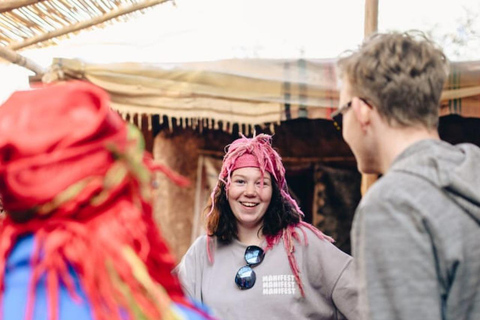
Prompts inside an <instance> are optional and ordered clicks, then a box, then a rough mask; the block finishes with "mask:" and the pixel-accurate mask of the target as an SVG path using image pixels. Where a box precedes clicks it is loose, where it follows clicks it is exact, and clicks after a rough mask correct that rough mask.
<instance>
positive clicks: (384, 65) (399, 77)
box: [337, 32, 448, 129]
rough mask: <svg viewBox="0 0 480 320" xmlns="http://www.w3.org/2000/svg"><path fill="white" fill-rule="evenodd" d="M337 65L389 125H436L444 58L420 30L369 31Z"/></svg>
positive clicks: (445, 65)
mask: <svg viewBox="0 0 480 320" xmlns="http://www.w3.org/2000/svg"><path fill="white" fill-rule="evenodd" d="M337 67H338V71H339V75H340V77H341V78H343V79H346V80H347V81H348V82H349V84H350V85H351V90H352V92H351V93H352V94H353V95H354V96H357V97H360V98H363V99H366V100H367V101H368V102H370V103H371V104H372V105H373V106H374V107H375V108H376V109H377V110H378V112H379V114H380V115H381V116H382V117H383V118H384V119H386V120H387V121H388V123H389V124H390V125H395V126H401V127H410V126H418V125H421V126H423V127H426V128H428V129H435V128H437V126H438V117H439V104H440V96H441V93H442V89H443V85H444V83H445V80H446V78H447V75H448V61H447V58H446V56H445V54H444V53H443V51H442V50H441V49H440V48H438V47H437V46H436V45H435V44H434V43H433V42H432V41H430V40H429V39H427V38H426V37H425V36H424V35H423V34H421V33H418V32H416V33H414V32H408V33H397V32H393V33H384V34H374V35H372V36H371V37H369V38H367V39H366V40H365V42H364V43H363V44H362V45H361V46H360V48H359V49H358V51H355V52H352V53H350V54H349V55H348V56H346V57H343V58H341V59H339V60H338V62H337Z"/></svg>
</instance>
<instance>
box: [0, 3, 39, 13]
mask: <svg viewBox="0 0 480 320" xmlns="http://www.w3.org/2000/svg"><path fill="white" fill-rule="evenodd" d="M41 1H44V0H3V1H1V2H0V13H2V12H6V11H11V10H13V9H18V8H21V7H25V6H28V5H31V4H35V3H38V2H41Z"/></svg>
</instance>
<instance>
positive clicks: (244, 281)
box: [235, 246, 265, 290]
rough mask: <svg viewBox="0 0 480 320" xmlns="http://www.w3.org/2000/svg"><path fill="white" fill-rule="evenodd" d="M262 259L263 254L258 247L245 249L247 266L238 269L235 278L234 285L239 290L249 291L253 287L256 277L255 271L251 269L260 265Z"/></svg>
mask: <svg viewBox="0 0 480 320" xmlns="http://www.w3.org/2000/svg"><path fill="white" fill-rule="evenodd" d="M263 257H265V252H264V251H263V249H262V248H260V247H258V246H248V247H247V249H246V250H245V256H244V258H245V261H246V262H247V265H246V266H243V267H241V268H240V269H238V271H237V274H236V276H235V283H236V284H237V286H238V287H239V288H240V289H242V290H244V289H250V288H252V287H253V286H254V285H255V280H256V279H257V276H256V275H255V271H253V269H252V267H255V266H258V265H259V264H260V263H262V261H263Z"/></svg>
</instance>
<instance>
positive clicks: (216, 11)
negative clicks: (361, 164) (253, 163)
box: [0, 0, 480, 258]
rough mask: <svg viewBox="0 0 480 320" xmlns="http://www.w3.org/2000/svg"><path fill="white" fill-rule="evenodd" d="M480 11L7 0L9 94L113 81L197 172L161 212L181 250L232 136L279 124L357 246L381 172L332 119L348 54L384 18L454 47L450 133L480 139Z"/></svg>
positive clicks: (166, 145)
mask: <svg viewBox="0 0 480 320" xmlns="http://www.w3.org/2000/svg"><path fill="white" fill-rule="evenodd" d="M479 18H480V2H478V1H476V0H458V1H455V2H452V1H449V2H438V1H433V0H424V1H414V0H404V1H401V2H400V1H394V0H365V1H358V0H337V1H329V2H326V1H318V0H261V1H259V0H242V1H239V0H177V1H175V2H173V1H168V0H155V1H153V0H97V1H93V0H5V1H2V2H0V57H1V58H3V60H4V61H2V63H0V101H3V100H5V99H6V98H7V97H8V96H9V95H10V94H11V92H12V91H14V90H17V89H26V88H29V87H31V86H36V85H41V84H42V83H44V82H53V81H64V80H70V79H83V80H86V81H90V82H93V83H95V84H97V85H98V86H100V87H103V88H105V89H106V90H107V91H108V92H109V93H110V94H111V97H112V102H113V104H112V107H113V108H114V109H115V110H117V111H118V112H119V113H120V114H121V115H122V116H123V117H124V119H126V120H127V121H131V122H132V123H134V124H135V125H137V126H139V127H140V128H141V129H142V132H143V134H144V137H145V139H146V145H147V148H148V149H149V150H150V151H152V153H153V154H154V157H155V158H156V159H157V160H158V161H161V162H163V163H166V164H167V165H169V166H170V167H172V168H174V169H175V170H177V171H178V172H180V173H182V174H184V175H186V176H187V177H189V178H190V180H191V181H192V186H191V187H190V188H187V189H180V188H177V187H176V186H173V185H171V184H170V182H168V181H167V180H164V179H163V178H161V177H158V185H159V188H158V194H157V201H156V217H157V220H158V222H159V225H160V227H161V228H162V229H163V232H164V233H165V234H166V238H167V239H169V240H170V244H171V246H172V248H173V250H174V252H175V253H176V254H177V256H178V257H179V258H180V257H181V256H182V255H183V254H184V252H185V250H186V249H187V248H188V247H189V245H190V243H191V241H192V240H193V239H194V238H195V237H196V236H198V235H199V234H200V233H201V232H202V221H201V212H202V209H203V208H204V206H205V203H206V199H207V196H208V194H209V192H210V190H211V187H212V180H213V181H216V178H217V175H218V169H219V165H220V159H221V157H222V155H223V149H224V147H225V145H227V144H228V143H230V142H232V141H233V140H234V139H235V138H236V137H237V136H238V134H239V133H243V134H246V135H252V134H253V133H254V132H257V133H260V132H266V133H271V134H274V138H273V143H274V146H275V147H276V148H277V149H278V151H279V153H280V154H281V155H282V156H283V158H284V162H285V164H286V168H287V181H288V182H289V187H290V189H291V191H292V194H294V195H295V196H296V198H297V200H298V201H299V202H300V206H301V207H302V209H303V211H304V212H305V213H306V220H307V221H308V222H311V223H313V224H315V225H316V226H317V227H319V228H320V229H322V230H323V231H324V232H325V233H327V234H329V235H332V236H333V237H334V238H336V239H337V242H336V244H337V245H338V246H339V247H340V248H341V249H342V250H344V251H346V252H349V251H350V238H349V231H350V225H351V219H352V216H353V212H354V209H355V207H356V205H357V203H358V201H359V200H360V198H361V186H362V183H363V187H364V188H366V187H368V184H369V183H373V182H374V181H375V179H376V177H366V176H363V177H362V175H360V174H359V173H358V172H357V169H356V163H355V159H354V158H353V155H352V154H351V151H350V150H349V148H348V146H347V145H346V144H345V143H344V142H343V140H342V138H341V134H340V133H339V132H337V131H336V129H335V128H334V126H333V124H332V121H331V119H330V114H331V112H332V110H334V109H335V108H336V107H337V102H338V100H337V99H338V92H337V81H338V79H337V77H336V74H335V60H336V58H337V57H338V56H339V55H340V54H342V52H344V51H346V50H348V49H353V48H355V47H356V46H357V45H358V44H360V43H361V41H362V39H363V37H364V36H365V35H368V34H370V33H372V32H374V31H376V30H378V31H380V32H382V31H390V30H396V31H406V30H411V29H417V30H420V31H423V32H424V33H426V34H427V35H429V36H430V37H431V38H432V39H433V40H435V41H436V42H437V43H439V44H440V45H441V46H443V48H444V50H445V52H446V54H447V56H448V57H449V59H450V60H451V61H452V64H451V72H450V77H449V80H448V83H447V84H446V86H445V89H444V93H443V96H442V106H441V114H442V118H441V123H440V128H439V130H440V135H441V137H442V138H443V139H445V140H448V141H451V142H465V141H469V142H473V143H475V144H477V145H480V133H479V131H478V130H477V128H478V127H479V125H480V119H479V118H480V53H479V52H480V19H479ZM0 60H2V59H0ZM39 121H41V119H40V120H39ZM72 130H75V128H72Z"/></svg>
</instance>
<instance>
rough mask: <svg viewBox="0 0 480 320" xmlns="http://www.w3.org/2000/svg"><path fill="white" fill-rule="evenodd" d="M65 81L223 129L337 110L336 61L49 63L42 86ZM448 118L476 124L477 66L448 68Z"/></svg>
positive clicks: (128, 108) (130, 111) (117, 102)
mask: <svg viewBox="0 0 480 320" xmlns="http://www.w3.org/2000/svg"><path fill="white" fill-rule="evenodd" d="M65 79H67V80H68V79H86V80H88V81H90V82H92V83H94V84H96V85H98V86H100V87H102V88H104V89H106V90H107V91H108V92H109V93H110V94H111V97H112V102H113V107H114V108H115V109H116V110H118V111H119V112H120V113H121V114H123V115H125V116H126V115H130V116H133V115H141V114H147V115H160V116H161V117H160V118H163V117H162V116H166V117H167V118H168V119H172V118H176V119H181V120H182V123H183V125H188V126H192V127H197V126H208V127H215V128H220V129H223V130H227V131H228V130H231V128H232V125H233V124H240V125H246V126H247V127H250V128H252V127H253V126H254V125H265V124H276V123H279V122H281V121H285V120H289V119H296V118H309V119H319V118H323V119H330V114H331V113H332V111H333V110H335V109H336V108H337V106H338V89H337V87H338V86H337V78H336V74H335V60H303V59H300V60H269V59H243V60H221V61H213V62H198V63H181V64H140V63H121V64H89V63H85V62H83V61H80V60H75V59H56V60H55V61H54V63H53V65H52V67H51V69H50V71H49V73H47V74H46V76H45V77H44V81H46V82H51V81H55V80H65ZM447 114H458V115H461V116H465V117H479V118H480V61H472V62H461V63H452V65H451V74H450V76H449V80H448V83H447V84H446V86H445V90H444V92H443V95H442V107H441V115H447ZM130 118H132V117H130ZM149 118H151V117H149Z"/></svg>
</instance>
